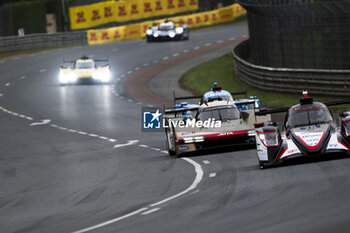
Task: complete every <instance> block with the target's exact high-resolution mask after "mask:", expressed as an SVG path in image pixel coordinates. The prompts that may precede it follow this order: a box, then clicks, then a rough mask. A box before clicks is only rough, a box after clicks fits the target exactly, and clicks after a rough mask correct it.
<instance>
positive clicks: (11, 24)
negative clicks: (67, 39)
mask: <svg viewBox="0 0 350 233" xmlns="http://www.w3.org/2000/svg"><path fill="white" fill-rule="evenodd" d="M46 14H55V16H56V24H57V30H58V31H62V26H63V25H62V24H63V22H62V21H63V20H62V8H61V1H60V0H32V1H13V2H11V3H8V4H5V5H0V21H2V22H4V23H0V36H9V35H17V30H18V29H19V28H24V31H25V34H31V33H46Z"/></svg>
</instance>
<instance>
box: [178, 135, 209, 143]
mask: <svg viewBox="0 0 350 233" xmlns="http://www.w3.org/2000/svg"><path fill="white" fill-rule="evenodd" d="M183 141H184V143H193V142H204V141H205V137H204V136H196V137H186V138H183Z"/></svg>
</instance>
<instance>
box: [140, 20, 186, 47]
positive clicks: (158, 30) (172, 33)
mask: <svg viewBox="0 0 350 233" xmlns="http://www.w3.org/2000/svg"><path fill="white" fill-rule="evenodd" d="M146 38H147V42H151V41H160V40H188V39H189V38H190V32H189V30H188V26H187V25H181V26H176V25H175V23H174V22H172V21H170V20H166V21H164V22H162V23H160V24H159V25H156V26H153V27H151V28H149V29H147V31H146Z"/></svg>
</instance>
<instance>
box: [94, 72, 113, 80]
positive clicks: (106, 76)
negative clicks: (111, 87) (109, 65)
mask: <svg viewBox="0 0 350 233" xmlns="http://www.w3.org/2000/svg"><path fill="white" fill-rule="evenodd" d="M92 78H93V79H95V80H97V81H100V82H109V81H110V80H111V72H110V71H109V70H105V71H98V72H95V73H94V74H93V75H92Z"/></svg>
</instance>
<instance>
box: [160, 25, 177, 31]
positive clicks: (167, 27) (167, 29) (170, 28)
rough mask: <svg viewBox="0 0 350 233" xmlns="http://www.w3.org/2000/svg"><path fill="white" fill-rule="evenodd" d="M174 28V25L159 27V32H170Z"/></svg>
mask: <svg viewBox="0 0 350 233" xmlns="http://www.w3.org/2000/svg"><path fill="white" fill-rule="evenodd" d="M173 29H174V26H173V25H160V26H159V30H161V31H169V30H173Z"/></svg>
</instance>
